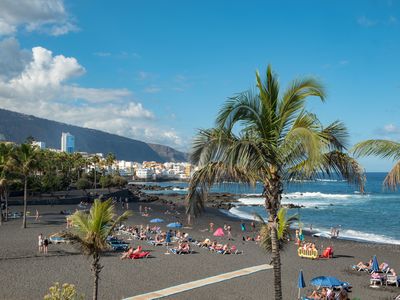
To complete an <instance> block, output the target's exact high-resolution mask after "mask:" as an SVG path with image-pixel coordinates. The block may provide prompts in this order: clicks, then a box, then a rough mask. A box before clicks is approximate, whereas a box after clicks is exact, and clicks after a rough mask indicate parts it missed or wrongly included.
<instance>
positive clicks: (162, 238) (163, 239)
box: [154, 234, 165, 244]
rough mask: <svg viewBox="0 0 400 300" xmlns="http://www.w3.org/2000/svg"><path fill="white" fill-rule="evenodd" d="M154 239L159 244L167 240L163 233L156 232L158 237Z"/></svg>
mask: <svg viewBox="0 0 400 300" xmlns="http://www.w3.org/2000/svg"><path fill="white" fill-rule="evenodd" d="M154 240H155V242H156V243H157V244H162V243H164V242H165V237H164V236H163V235H162V234H156V237H155V239H154Z"/></svg>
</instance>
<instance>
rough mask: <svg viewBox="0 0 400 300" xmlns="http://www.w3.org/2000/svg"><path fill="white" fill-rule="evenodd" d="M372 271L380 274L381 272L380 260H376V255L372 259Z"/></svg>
mask: <svg viewBox="0 0 400 300" xmlns="http://www.w3.org/2000/svg"><path fill="white" fill-rule="evenodd" d="M372 271H374V272H378V271H379V264H378V259H377V258H376V255H374V257H373V258H372Z"/></svg>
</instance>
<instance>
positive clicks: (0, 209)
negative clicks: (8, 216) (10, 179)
mask: <svg viewBox="0 0 400 300" xmlns="http://www.w3.org/2000/svg"><path fill="white" fill-rule="evenodd" d="M0 225H3V193H2V194H1V195H0Z"/></svg>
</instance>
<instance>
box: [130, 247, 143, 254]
mask: <svg viewBox="0 0 400 300" xmlns="http://www.w3.org/2000/svg"><path fill="white" fill-rule="evenodd" d="M142 249H143V248H142V246H138V247H137V248H136V250H135V251H133V252H132V255H131V256H133V255H135V254H139V253H140V252H142Z"/></svg>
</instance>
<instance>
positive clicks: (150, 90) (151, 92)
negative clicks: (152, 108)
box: [144, 85, 161, 94]
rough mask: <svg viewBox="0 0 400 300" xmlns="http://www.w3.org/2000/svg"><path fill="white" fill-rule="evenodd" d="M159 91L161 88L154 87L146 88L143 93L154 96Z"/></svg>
mask: <svg viewBox="0 0 400 300" xmlns="http://www.w3.org/2000/svg"><path fill="white" fill-rule="evenodd" d="M160 91H161V88H159V87H157V86H154V85H152V86H148V87H146V88H145V89H144V92H145V93H148V94H156V93H159V92H160Z"/></svg>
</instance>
